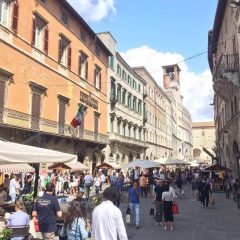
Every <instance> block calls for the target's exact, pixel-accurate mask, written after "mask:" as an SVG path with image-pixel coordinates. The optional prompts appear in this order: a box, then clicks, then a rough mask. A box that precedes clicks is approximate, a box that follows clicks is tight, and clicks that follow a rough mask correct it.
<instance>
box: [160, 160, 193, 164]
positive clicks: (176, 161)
mask: <svg viewBox="0 0 240 240" xmlns="http://www.w3.org/2000/svg"><path fill="white" fill-rule="evenodd" d="M164 165H191V163H190V162H188V161H184V160H181V159H167V161H166V162H165V163H164Z"/></svg>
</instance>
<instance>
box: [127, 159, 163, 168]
mask: <svg viewBox="0 0 240 240" xmlns="http://www.w3.org/2000/svg"><path fill="white" fill-rule="evenodd" d="M159 165H160V164H159V163H156V162H154V161H152V160H140V159H137V160H135V161H133V162H130V163H127V164H125V165H123V168H135V167H139V168H155V167H159Z"/></svg>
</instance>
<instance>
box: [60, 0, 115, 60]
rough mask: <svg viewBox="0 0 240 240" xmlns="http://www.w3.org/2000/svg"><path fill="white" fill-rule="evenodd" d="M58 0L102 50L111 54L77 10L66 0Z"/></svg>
mask: <svg viewBox="0 0 240 240" xmlns="http://www.w3.org/2000/svg"><path fill="white" fill-rule="evenodd" d="M58 2H59V3H60V4H61V5H62V6H63V7H65V8H66V9H67V10H68V11H69V12H70V13H71V16H73V17H74V18H75V19H76V20H77V21H78V22H79V23H80V24H81V25H83V27H84V28H85V30H87V32H88V33H89V34H90V35H91V36H92V37H93V38H94V39H95V41H96V43H97V44H99V46H100V47H102V48H103V50H104V52H105V53H106V54H107V55H108V56H112V53H111V52H110V51H109V49H108V48H107V47H106V46H105V45H104V43H103V42H102V41H101V40H100V38H99V37H98V36H97V34H96V33H95V32H94V31H93V30H92V28H91V27H90V26H89V25H88V24H87V23H86V21H85V20H84V19H83V18H82V17H81V16H80V15H79V14H78V12H77V11H76V10H75V9H74V8H73V7H72V6H71V4H70V3H69V2H68V1H67V0H58Z"/></svg>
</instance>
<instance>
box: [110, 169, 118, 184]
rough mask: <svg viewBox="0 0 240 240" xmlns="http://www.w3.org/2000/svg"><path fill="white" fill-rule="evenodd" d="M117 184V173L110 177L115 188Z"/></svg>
mask: <svg viewBox="0 0 240 240" xmlns="http://www.w3.org/2000/svg"><path fill="white" fill-rule="evenodd" d="M116 182H117V176H116V172H113V174H112V175H111V176H110V185H111V186H115V184H116Z"/></svg>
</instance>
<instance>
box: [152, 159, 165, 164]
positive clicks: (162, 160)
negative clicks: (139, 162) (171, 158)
mask: <svg viewBox="0 0 240 240" xmlns="http://www.w3.org/2000/svg"><path fill="white" fill-rule="evenodd" d="M153 161H154V162H156V163H158V164H162V165H164V164H165V162H166V161H167V158H158V159H154V160H153Z"/></svg>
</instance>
